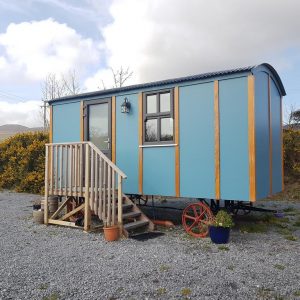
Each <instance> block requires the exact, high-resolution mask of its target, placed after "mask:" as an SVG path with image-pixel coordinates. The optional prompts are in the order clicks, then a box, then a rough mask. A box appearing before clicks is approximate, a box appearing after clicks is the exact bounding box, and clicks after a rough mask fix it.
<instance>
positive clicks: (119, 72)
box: [98, 66, 133, 90]
mask: <svg viewBox="0 0 300 300" xmlns="http://www.w3.org/2000/svg"><path fill="white" fill-rule="evenodd" d="M110 70H111V73H112V78H113V86H112V87H111V88H120V87H122V86H124V85H125V82H126V81H127V80H128V79H129V78H130V77H131V76H132V74H133V71H131V70H130V68H129V67H127V68H124V67H123V66H121V67H120V68H119V69H113V68H110ZM101 85H102V88H100V87H98V88H99V89H103V90H106V85H105V83H104V81H103V79H101Z"/></svg>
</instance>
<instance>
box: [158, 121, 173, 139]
mask: <svg viewBox="0 0 300 300" xmlns="http://www.w3.org/2000/svg"><path fill="white" fill-rule="evenodd" d="M160 121H161V123H160V127H161V128H160V140H161V141H172V140H173V119H172V118H163V119H161V120H160Z"/></svg>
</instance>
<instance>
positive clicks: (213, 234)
mask: <svg viewBox="0 0 300 300" xmlns="http://www.w3.org/2000/svg"><path fill="white" fill-rule="evenodd" d="M209 235H210V239H211V241H212V242H213V243H215V244H227V243H228V242H229V237H230V228H224V227H215V226H210V227H209Z"/></svg>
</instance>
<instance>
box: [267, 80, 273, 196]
mask: <svg viewBox="0 0 300 300" xmlns="http://www.w3.org/2000/svg"><path fill="white" fill-rule="evenodd" d="M268 113H269V116H268V118H269V164H270V167H269V179H270V187H269V189H270V190H269V194H270V195H272V189H273V176H272V173H273V166H272V163H273V162H272V157H273V155H272V152H273V149H272V148H273V147H272V111H271V77H270V75H269V79H268Z"/></svg>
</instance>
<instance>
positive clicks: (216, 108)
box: [214, 80, 221, 200]
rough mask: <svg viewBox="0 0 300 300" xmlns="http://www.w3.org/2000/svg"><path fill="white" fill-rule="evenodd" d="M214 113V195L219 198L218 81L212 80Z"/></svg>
mask: <svg viewBox="0 0 300 300" xmlns="http://www.w3.org/2000/svg"><path fill="white" fill-rule="evenodd" d="M214 113H215V197H216V199H217V200H218V199H220V198H221V188H220V108H219V81H218V80H215V81H214Z"/></svg>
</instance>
